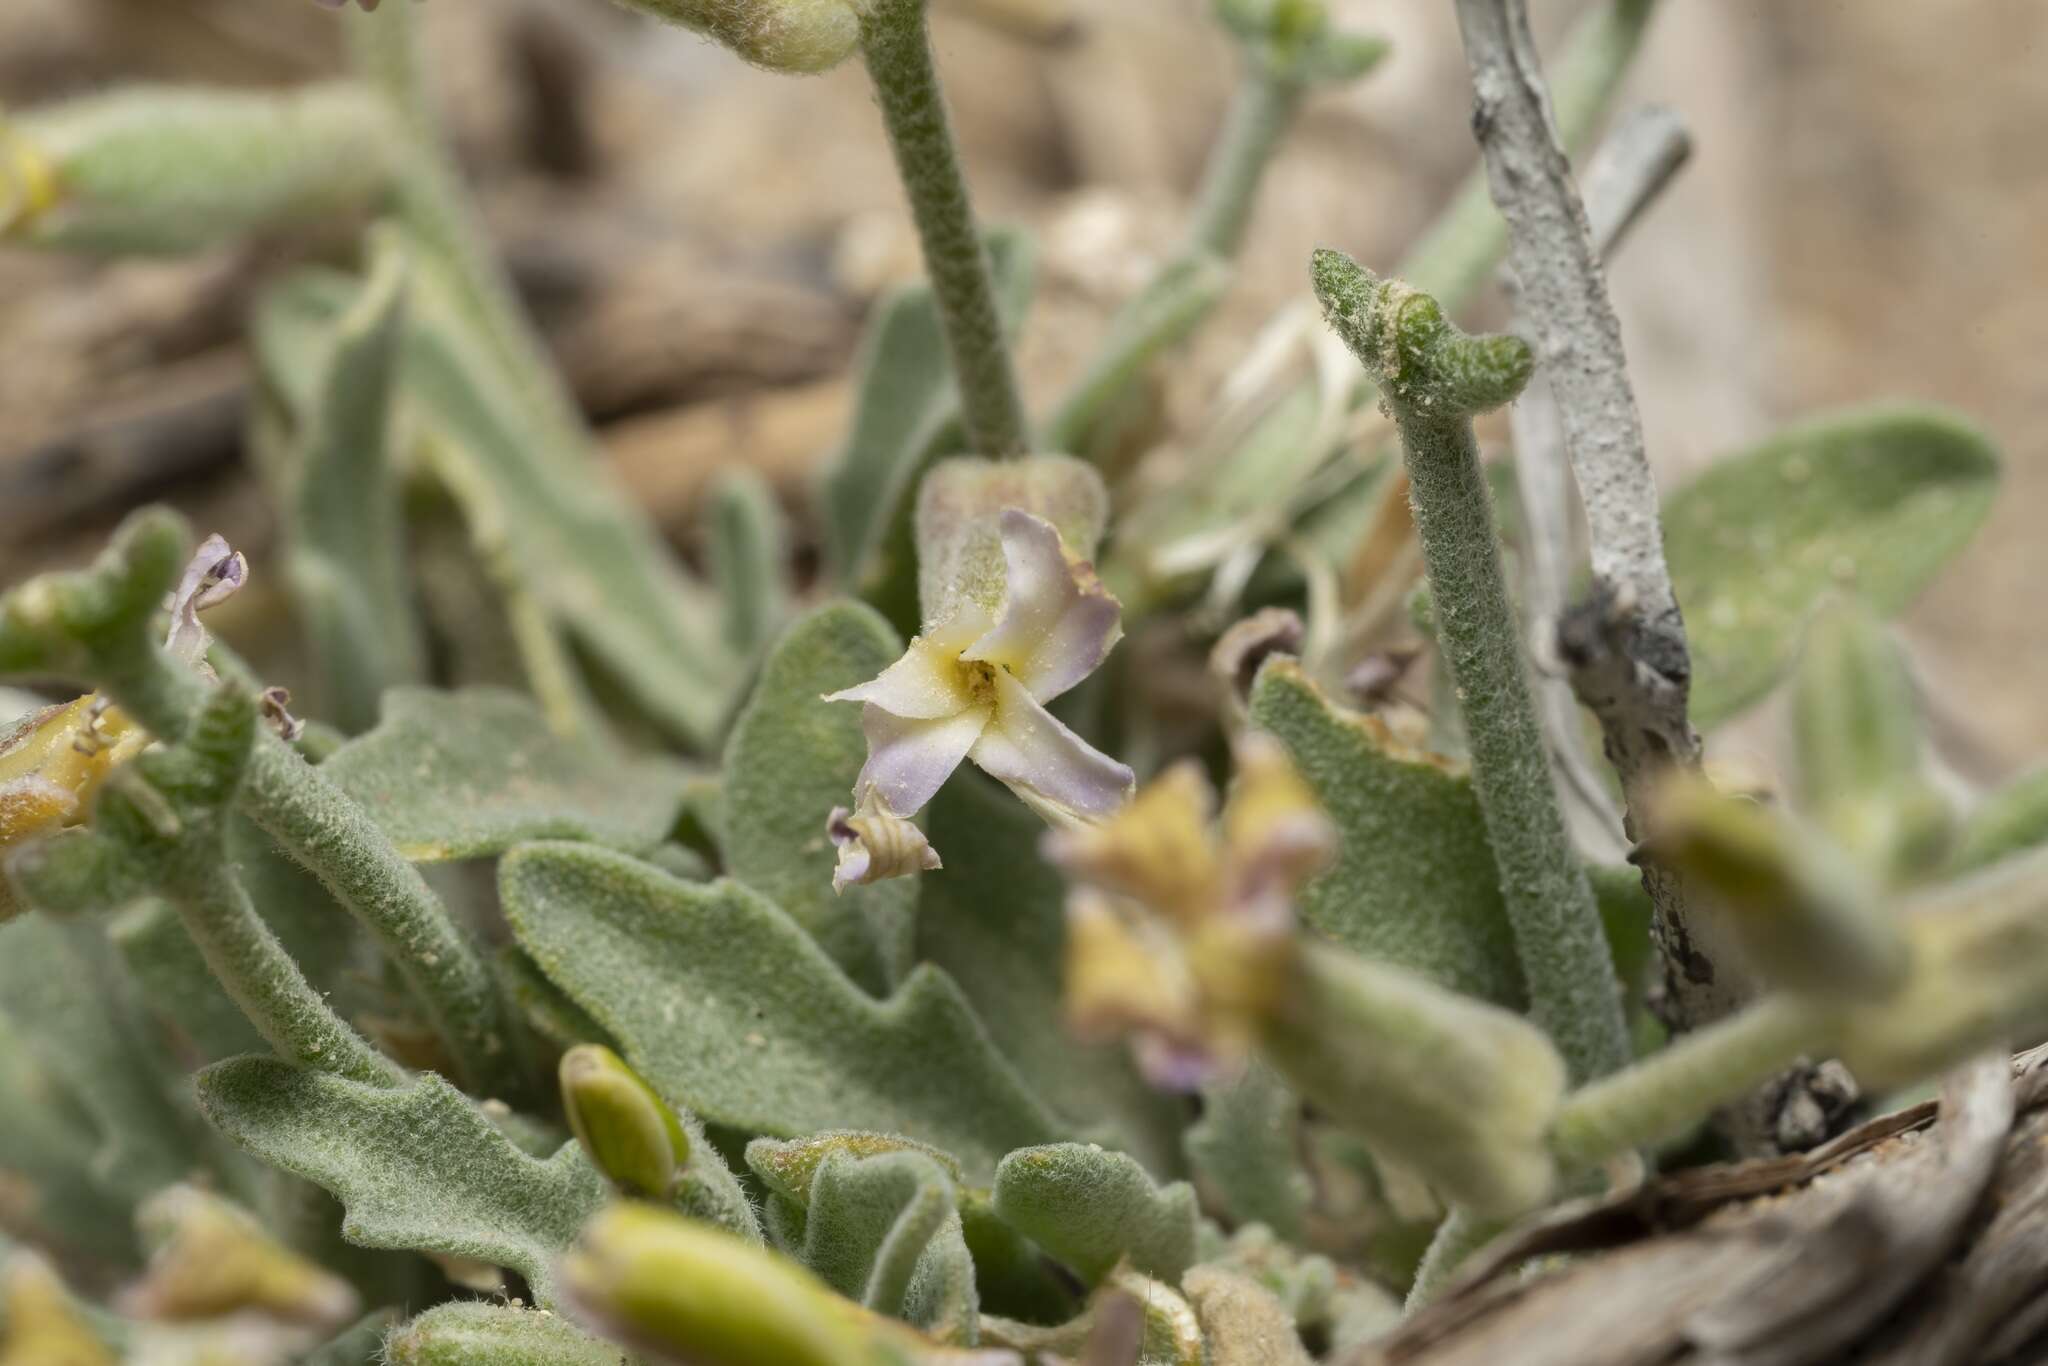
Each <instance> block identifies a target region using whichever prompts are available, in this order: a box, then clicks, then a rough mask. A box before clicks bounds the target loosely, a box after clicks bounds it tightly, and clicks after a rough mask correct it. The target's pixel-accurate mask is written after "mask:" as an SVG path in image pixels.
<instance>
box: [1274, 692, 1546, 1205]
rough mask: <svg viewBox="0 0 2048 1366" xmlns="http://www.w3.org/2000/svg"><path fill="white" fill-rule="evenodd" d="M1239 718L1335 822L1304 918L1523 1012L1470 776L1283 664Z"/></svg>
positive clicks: (1518, 972)
mask: <svg viewBox="0 0 2048 1366" xmlns="http://www.w3.org/2000/svg"><path fill="white" fill-rule="evenodd" d="M1251 719H1252V723H1253V724H1254V725H1256V726H1258V727H1259V728H1260V729H1262V730H1266V731H1270V732H1272V733H1273V734H1274V735H1275V736H1277V737H1278V738H1279V740H1280V741H1281V743H1282V744H1284V745H1286V746H1287V752H1288V754H1289V756H1290V757H1291V758H1292V759H1293V760H1294V764H1295V767H1296V768H1297V769H1299V770H1300V772H1301V775H1302V777H1303V778H1304V779H1306V780H1307V782H1308V784H1309V787H1310V788H1311V789H1312V790H1313V791H1314V792H1315V794H1316V800H1317V801H1318V802H1319V803H1321V805H1322V808H1323V810H1324V811H1325V812H1327V813H1328V814H1329V816H1330V818H1331V819H1332V820H1333V821H1335V822H1336V825H1337V830H1338V834H1339V837H1340V843H1339V845H1338V850H1337V858H1336V860H1335V862H1333V863H1332V864H1331V865H1330V868H1329V870H1328V871H1326V872H1324V873H1323V874H1321V875H1320V876H1319V877H1317V878H1316V879H1315V880H1314V881H1312V882H1310V883H1309V884H1308V885H1307V886H1306V887H1305V888H1303V889H1302V893H1301V897H1300V900H1299V901H1298V903H1297V905H1298V907H1299V909H1300V911H1301V914H1302V917H1303V919H1305V920H1307V921H1308V922H1309V924H1311V925H1313V926H1315V927H1316V928H1317V929H1319V930H1321V931H1322V932H1323V933H1324V934H1327V935H1329V936H1330V937H1331V938H1332V939H1334V940H1336V941H1337V942H1338V943H1340V944H1342V945H1344V947H1346V948H1348V949H1351V950H1353V951H1355V952H1357V953H1362V954H1364V955H1366V956H1367V957H1369V958H1378V959H1383V960H1385V961H1386V962H1389V963H1398V964H1400V965H1401V966H1402V967H1405V968H1409V969H1412V970H1413V971H1416V972H1419V973H1422V974H1423V975H1424V976H1427V977H1429V978H1430V979H1432V980H1433V981H1436V982H1439V983H1441V984H1442V985H1444V986H1447V987H1450V988H1451V989H1453V990H1455V991H1462V992H1464V993H1465V994H1467V995H1469V996H1477V997H1479V998H1481V999H1482V1000H1488V1001H1492V1002H1494V1003H1495V1004H1497V1005H1505V1006H1512V1007H1520V1006H1522V1005H1523V1004H1524V1003H1526V1001H1527V999H1528V991H1527V988H1526V987H1525V986H1524V985H1523V982H1522V969H1521V965H1520V963H1519V962H1518V961H1517V960H1516V958H1515V941H1514V933H1513V931H1512V930H1511V929H1510V928H1509V925H1508V919H1507V910H1506V908H1505V906H1504V905H1503V904H1502V901H1501V893H1500V875H1499V873H1498V872H1497V871H1496V869H1495V866H1494V860H1493V850H1492V848H1491V846H1490V845H1489V844H1488V843H1487V837H1486V822H1485V820H1484V819H1483V818H1482V817H1481V815H1480V812H1479V799H1478V797H1477V796H1476V795H1474V793H1473V791H1472V778H1471V775H1470V774H1469V773H1467V772H1465V771H1463V770H1462V769H1461V768H1460V767H1459V766H1456V765H1453V764H1452V763H1450V762H1449V761H1447V760H1444V759H1442V758H1439V757H1438V756H1436V755H1433V754H1427V753H1423V752H1420V751H1416V750H1411V749H1408V748H1407V747H1405V746H1403V745H1401V744H1400V743H1399V742H1398V741H1397V740H1395V738H1394V737H1393V735H1392V733H1391V732H1389V731H1388V730H1387V728H1386V727H1385V726H1384V725H1383V724H1381V723H1380V722H1379V721H1378V720H1377V719H1375V718H1374V717H1371V716H1369V715H1365V714H1362V713H1357V712H1348V711H1345V710H1343V709H1341V708H1339V707H1337V706H1336V705H1334V704H1333V703H1331V701H1330V700H1329V699H1328V698H1327V697H1325V696H1324V695H1323V693H1322V691H1321V690H1320V689H1318V688H1317V687H1316V685H1315V684H1314V683H1313V682H1311V681H1310V679H1309V677H1308V675H1307V674H1305V673H1304V672H1303V671H1302V669H1301V666H1300V665H1298V664H1297V663H1295V662H1294V661H1293V660H1289V659H1274V660H1272V661H1271V662H1269V663H1268V664H1267V665H1266V666H1265V667H1264V668H1263V669H1261V670H1260V671H1259V676H1258V681H1257V683H1256V684H1255V685H1254V686H1253V689H1252V698H1251ZM1269 1222H1270V1221H1269Z"/></svg>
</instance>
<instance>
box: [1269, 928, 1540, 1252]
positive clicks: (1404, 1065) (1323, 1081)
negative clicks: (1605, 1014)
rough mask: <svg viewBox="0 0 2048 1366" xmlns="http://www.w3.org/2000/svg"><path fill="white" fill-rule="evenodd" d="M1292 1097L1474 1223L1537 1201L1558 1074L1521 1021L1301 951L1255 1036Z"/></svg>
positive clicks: (1405, 977)
mask: <svg viewBox="0 0 2048 1366" xmlns="http://www.w3.org/2000/svg"><path fill="white" fill-rule="evenodd" d="M1260 1043H1261V1045H1262V1047H1263V1049H1264V1051H1265V1054H1266V1056H1267V1058H1268V1060H1269V1061H1271V1062H1272V1063H1273V1065H1274V1066H1275V1067H1276V1068H1278V1069H1279V1071H1280V1072H1281V1074H1282V1075H1283V1076H1285V1077H1286V1079H1287V1080H1288V1082H1290V1083H1291V1084H1292V1085H1293V1086H1294V1087H1295V1089H1296V1090H1298V1091H1300V1093H1301V1094H1302V1096H1303V1097H1304V1098H1306V1099H1308V1100H1309V1101H1311V1102H1312V1103H1314V1104H1316V1105H1319V1106H1322V1107H1323V1108H1324V1109H1326V1110H1327V1111H1328V1112H1329V1113H1330V1114H1331V1115H1332V1116H1333V1117H1334V1118H1335V1119H1336V1120H1337V1121H1338V1122H1339V1123H1341V1124H1343V1125H1345V1126H1347V1127H1349V1128H1351V1129H1352V1130H1354V1131H1355V1132H1356V1133H1358V1134H1359V1135H1360V1136H1361V1137H1363V1138H1365V1139H1366V1140H1368V1141H1369V1142H1370V1143H1372V1145H1373V1146H1374V1148H1375V1149H1376V1150H1378V1151H1383V1152H1385V1153H1386V1154H1387V1155H1388V1156H1389V1157H1391V1158H1394V1159H1396V1160H1398V1161H1401V1162H1404V1163H1406V1164H1407V1165H1409V1166H1410V1167H1413V1168H1414V1169H1415V1170H1416V1171H1418V1172H1420V1173H1421V1174H1422V1175H1423V1176H1424V1177H1426V1178H1427V1179H1428V1180H1429V1182H1430V1183H1431V1184H1432V1185H1434V1186H1435V1187H1437V1189H1438V1190H1439V1191H1441V1192H1442V1193H1443V1194H1444V1195H1445V1196H1446V1197H1447V1198H1449V1199H1450V1200H1451V1201H1452V1202H1454V1203H1456V1204H1460V1205H1465V1206H1468V1207H1470V1208H1471V1209H1472V1210H1473V1211H1474V1212H1475V1213H1479V1214H1485V1215H1495V1216H1506V1215H1512V1214H1518V1213H1520V1212H1521V1211H1523V1210H1526V1209H1529V1208H1531V1207H1533V1206H1535V1205H1537V1204H1539V1203H1541V1202H1542V1200H1543V1199H1544V1198H1545V1197H1546V1196H1548V1195H1549V1194H1550V1190H1551V1186H1552V1184H1553V1182H1554V1179H1555V1171H1554V1169H1553V1165H1552V1162H1551V1158H1550V1151H1549V1148H1548V1146H1547V1140H1548V1136H1549V1132H1550V1125H1551V1122H1552V1120H1553V1119H1554V1118H1555V1117H1556V1114H1557V1109H1558V1105H1559V1104H1560V1102H1561V1101H1562V1100H1563V1097H1564V1085H1565V1070H1564V1062H1563V1060H1562V1059H1560V1058H1559V1057H1558V1055H1557V1050H1556V1049H1555V1048H1553V1047H1552V1046H1551V1043H1550V1040H1549V1039H1547V1038H1545V1037H1544V1035H1543V1031H1541V1030H1540V1029H1537V1028H1536V1027H1535V1026H1534V1025H1532V1024H1530V1023H1529V1022H1528V1021H1527V1020H1524V1019H1523V1018H1522V1017H1521V1016H1519V1015H1515V1014H1513V1013H1511V1012H1509V1011H1505V1010H1501V1009H1499V1008H1497V1007H1494V1006H1490V1005H1483V1004H1481V1003H1480V1002H1478V1001H1475V1000H1472V999H1470V998H1469V997H1464V996H1459V995H1457V994H1456V993H1454V992H1449V991H1445V990H1443V989H1442V988H1440V987H1437V986H1434V985H1432V984H1431V983H1430V982H1428V981H1426V980H1425V979H1423V978H1421V977H1417V976H1415V975H1414V974H1412V973H1408V972H1404V971H1401V970H1400V969H1398V968H1393V967H1389V966H1387V965H1386V964H1383V963H1374V962H1370V961H1368V960H1366V959H1363V958H1359V957H1356V956H1354V955H1352V954H1348V953H1345V952H1342V951H1341V950H1337V949H1331V948H1325V947H1321V946H1315V945H1309V946H1305V947H1304V948H1303V950H1302V953H1301V955H1300V958H1299V961H1298V964H1297V967H1296V971H1295V976H1294V981H1293V982H1292V984H1291V985H1290V988H1289V990H1287V991H1286V992H1283V993H1281V996H1280V1002H1279V1005H1278V1006H1277V1008H1276V1009H1275V1010H1274V1011H1273V1012H1272V1014H1271V1015H1270V1016H1269V1017H1268V1018H1267V1019H1266V1020H1264V1021H1263V1022H1262V1030H1261V1034H1260Z"/></svg>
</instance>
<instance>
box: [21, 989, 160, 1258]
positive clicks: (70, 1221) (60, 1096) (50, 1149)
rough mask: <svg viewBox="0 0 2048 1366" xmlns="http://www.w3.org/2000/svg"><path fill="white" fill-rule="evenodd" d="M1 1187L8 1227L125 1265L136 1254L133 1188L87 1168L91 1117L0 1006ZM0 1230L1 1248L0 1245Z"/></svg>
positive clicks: (94, 1138) (93, 1134) (92, 1140)
mask: <svg viewBox="0 0 2048 1366" xmlns="http://www.w3.org/2000/svg"><path fill="white" fill-rule="evenodd" d="M0 1114H4V1115H6V1116H7V1122H6V1123H5V1124H0V1189H4V1190H6V1191H7V1198H8V1200H9V1201H10V1204H9V1207H8V1214H7V1227H8V1228H10V1229H12V1230H14V1231H15V1232H17V1233H20V1234H22V1235H23V1236H25V1237H29V1238H33V1239H34V1240H35V1241H36V1242H37V1243H39V1244H41V1245H43V1246H45V1247H48V1248H50V1249H52V1250H53V1251H57V1252H62V1253H72V1254H77V1255H80V1256H89V1257H92V1258H95V1259H99V1260H102V1261H104V1262H105V1263H106V1264H108V1265H111V1266H126V1265H128V1264H129V1263H131V1262H132V1261H134V1259H135V1256H136V1247H135V1241H134V1238H133V1236H132V1226H131V1219H130V1215H131V1212H132V1205H133V1199H134V1192H132V1191H123V1190H120V1189H117V1188H114V1187H111V1186H110V1185H109V1183H107V1182H105V1181H103V1180H101V1179H100V1178H99V1177H98V1176H97V1175H96V1174H95V1172H94V1167H95V1162H94V1158H95V1156H96V1155H97V1154H98V1153H99V1152H100V1150H101V1146H102V1145H101V1142H100V1138H99V1134H98V1132H97V1130H95V1128H94V1126H93V1118H92V1115H91V1114H90V1113H89V1112H88V1111H87V1110H86V1109H85V1108H84V1107H83V1106H82V1105H81V1104H80V1103H79V1102H78V1100H77V1098H76V1097H75V1096H73V1095H72V1093H71V1092H70V1091H69V1090H68V1089H67V1088H66V1087H65V1086H64V1084H63V1083H62V1082H61V1081H59V1080H58V1078H57V1077H56V1076H54V1075H53V1074H52V1073H51V1071H50V1069H49V1068H48V1067H47V1066H46V1065H45V1064H44V1063H43V1061H42V1060H41V1059H40V1058H39V1057H38V1056H37V1055H36V1053H35V1051H34V1050H33V1049H32V1048H30V1047H29V1045H28V1043H27V1042H26V1040H24V1039H23V1037H22V1034H21V1030H20V1027H19V1026H17V1025H16V1024H15V1023H14V1022H13V1021H12V1020H11V1019H10V1018H8V1016H7V1014H6V1013H5V1012H4V1011H0ZM5 1243H6V1240H5V1237H4V1235H0V1251H4V1250H5Z"/></svg>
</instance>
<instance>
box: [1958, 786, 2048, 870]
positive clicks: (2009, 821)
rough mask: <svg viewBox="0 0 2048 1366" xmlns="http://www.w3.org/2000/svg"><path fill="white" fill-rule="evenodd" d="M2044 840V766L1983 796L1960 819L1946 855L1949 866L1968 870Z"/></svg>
mask: <svg viewBox="0 0 2048 1366" xmlns="http://www.w3.org/2000/svg"><path fill="white" fill-rule="evenodd" d="M2044 844H2048V768H2037V769H2034V770H2032V771H2031V772H2028V773H2025V774H2022V775H2021V776H2020V777H2018V778H2015V779H2013V781H2012V782H2010V783H2008V784H2006V786H2004V787H2002V788H2000V789H1999V790H1998V791H1996V792H1994V793H1992V794H1991V795H1990V796H1988V797H1986V798H1985V799H1984V801H1983V803H1982V804H1981V805H1979V806H1978V807H1977V809H1976V810H1975V811H1972V812H1971V813H1970V814H1969V816H1968V817H1967V818H1965V819H1964V821H1963V824H1962V829H1961V830H1960V831H1958V832H1957V840H1956V849H1955V852H1954V854H1953V855H1951V856H1950V864H1949V866H1950V870H1951V871H1952V872H1958V873H1961V872H1969V871H1971V870H1973V869H1977V868H1982V867H1985V866H1987V865H1989V864H1993V863H1997V862H1998V861H1999V860H2001V859H2007V858H2011V857H2012V856H2013V855H2015V854H2022V853H2025V852H2026V851H2027V850H2029V849H2037V848H2039V847H2041V846H2042V845H2044Z"/></svg>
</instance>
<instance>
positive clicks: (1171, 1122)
mask: <svg viewBox="0 0 2048 1366" xmlns="http://www.w3.org/2000/svg"><path fill="white" fill-rule="evenodd" d="M928 822H929V825H930V827H931V839H932V846H933V847H934V848H936V849H938V850H940V851H941V853H942V854H943V855H944V856H945V860H946V866H945V869H944V870H943V871H942V872H940V873H937V874H933V875H931V876H928V877H925V878H923V879H921V881H922V883H923V886H922V887H921V888H920V890H919V897H918V903H917V949H918V957H919V958H920V959H921V960H923V961H926V962H930V963H934V964H936V965H937V966H939V967H940V968H943V969H944V970H945V971H946V972H947V973H948V974H950V975H951V976H952V978H953V980H954V981H956V982H958V983H959V984H960V988H961V990H962V991H964V992H966V993H967V998H968V999H969V1000H970V1001H972V1002H974V1012H975V1014H976V1015H977V1016H979V1017H980V1019H981V1021H982V1022H983V1024H985V1025H986V1026H987V1027H988V1032H989V1036H990V1037H991V1038H993V1039H994V1040H995V1042H996V1046H997V1047H998V1048H1000V1049H1002V1051H1003V1056H1004V1057H1006V1058H1008V1059H1009V1060H1010V1061H1011V1062H1012V1063H1014V1064H1015V1065H1016V1068H1017V1070H1018V1072H1020V1073H1021V1074H1022V1075H1023V1077H1024V1080H1025V1081H1026V1082H1027V1083H1029V1084H1030V1086H1031V1089H1032V1091H1033V1092H1034V1093H1035V1094H1036V1095H1038V1096H1039V1097H1040V1098H1041V1099H1043V1100H1044V1101H1045V1103H1046V1104H1047V1105H1049V1106H1051V1107H1052V1109H1053V1110H1054V1111H1055V1112H1056V1113H1057V1114H1059V1115H1060V1116H1061V1117H1062V1118H1063V1119H1064V1120H1066V1122H1067V1123H1068V1124H1069V1125H1070V1126H1072V1127H1073V1128H1074V1129H1075V1130H1077V1131H1078V1132H1081V1133H1084V1134H1088V1135H1090V1136H1092V1137H1096V1138H1098V1139H1100V1140H1101V1141H1102V1142H1104V1143H1108V1144H1110V1145H1111V1146H1113V1147H1118V1148H1122V1149H1125V1150H1127V1151H1129V1152H1130V1153H1131V1154H1132V1155H1133V1156H1135V1157H1137V1158H1139V1159H1140V1160H1141V1161H1143V1162H1144V1163H1145V1165H1146V1166H1147V1167H1148V1168H1150V1169H1151V1170H1152V1171H1154V1172H1156V1173H1158V1174H1160V1175H1162V1176H1169V1175H1173V1174H1174V1173H1175V1172H1176V1170H1177V1169H1178V1167H1179V1165H1180V1154H1179V1152H1178V1151H1177V1146H1178V1142H1179V1135H1180V1127H1181V1123H1182V1110H1181V1105H1180V1103H1179V1102H1178V1101H1176V1100H1175V1099H1174V1098H1173V1097H1171V1096H1168V1095H1164V1094H1162V1093H1161V1092H1159V1091H1156V1090H1154V1089H1153V1088H1152V1087H1150V1086H1147V1085H1146V1084H1145V1082H1144V1081H1143V1079H1141V1078H1140V1077H1139V1076H1138V1074H1137V1070H1136V1069H1135V1068H1134V1067H1132V1066H1131V1062H1130V1055H1129V1051H1128V1050H1127V1049H1125V1048H1123V1047H1122V1046H1120V1045H1117V1044H1089V1043H1084V1042H1082V1041H1080V1040H1077V1039H1075V1038H1073V1037H1072V1036H1071V1035H1070V1034H1069V1032H1068V1030H1067V1028H1066V1021H1065V1018H1064V1016H1063V1013H1062V1012H1063V1009H1064V995H1063V986H1062V982H1061V979H1060V965H1061V962H1062V956H1063V954H1064V952H1065V940H1066V911H1065V904H1066V884H1065V882H1064V880H1063V879H1062V878H1061V877H1060V876H1059V874H1058V873H1057V872H1056V871H1054V869H1053V868H1052V867H1051V865H1049V864H1048V863H1047V862H1046V861H1045V859H1044V858H1043V857H1042V856H1041V855H1040V853H1039V844H1040V842H1041V841H1042V840H1043V839H1044V838H1045V825H1044V822H1042V821H1040V820H1039V819H1038V818H1037V817H1036V816H1034V815H1032V814H1031V812H1030V811H1029V810H1028V809H1026V808H1025V807H1024V806H1023V804H1022V803H1020V802H1017V801H1015V800H1013V799H1012V798H1011V797H1010V795H1009V794H1008V793H1006V792H1004V791H1002V790H1001V789H1000V788H998V787H996V786H995V785H994V784H993V783H990V782H987V781H985V780H984V779H983V778H982V777H981V776H980V775H979V774H975V773H961V774H958V775H956V776H955V777H954V778H953V780H952V781H951V782H949V783H947V784H946V786H945V787H944V788H943V789H941V790H940V792H939V795H938V797H937V798H936V799H935V800H934V801H933V802H932V805H931V809H930V816H929V817H928Z"/></svg>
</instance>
